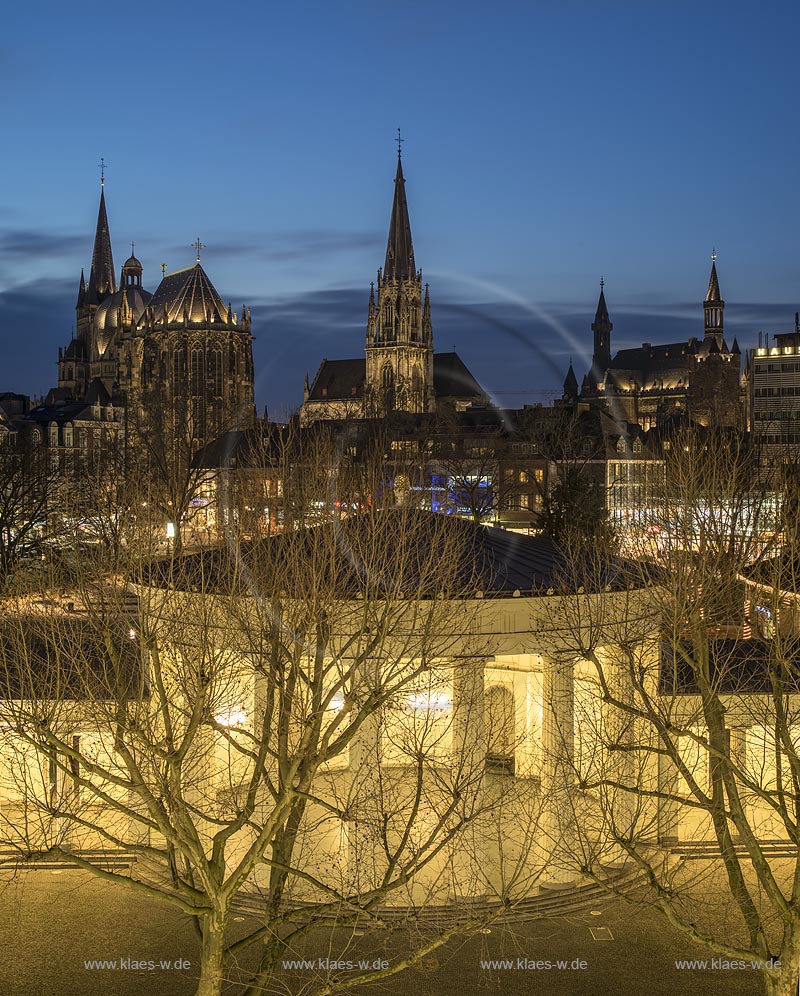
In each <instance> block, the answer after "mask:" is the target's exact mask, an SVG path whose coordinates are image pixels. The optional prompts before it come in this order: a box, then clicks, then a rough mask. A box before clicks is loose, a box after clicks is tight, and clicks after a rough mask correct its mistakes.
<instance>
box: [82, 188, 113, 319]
mask: <svg viewBox="0 0 800 996" xmlns="http://www.w3.org/2000/svg"><path fill="white" fill-rule="evenodd" d="M116 290H117V279H116V277H115V275H114V257H113V255H112V253H111V236H110V235H109V232H108V215H107V214H106V191H105V185H104V184H103V185H101V187H100V209H99V210H98V212H97V230H96V231H95V235H94V250H93V252H92V268H91V270H90V271H89V288H88V298H89V303H90V304H99V302H100V301H102V299H103V298H104V297H107V296H108V295H109V294H114V293H116Z"/></svg>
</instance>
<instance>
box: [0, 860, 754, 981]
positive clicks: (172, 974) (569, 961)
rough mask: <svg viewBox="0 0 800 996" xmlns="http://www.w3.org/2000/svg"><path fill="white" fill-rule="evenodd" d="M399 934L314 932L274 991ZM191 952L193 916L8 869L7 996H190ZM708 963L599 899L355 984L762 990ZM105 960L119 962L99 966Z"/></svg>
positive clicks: (79, 882) (2, 929)
mask: <svg viewBox="0 0 800 996" xmlns="http://www.w3.org/2000/svg"><path fill="white" fill-rule="evenodd" d="M253 923H254V921H248V920H247V919H245V918H240V919H238V920H236V921H235V922H234V924H233V928H232V929H233V930H235V931H237V932H241V933H244V932H246V930H247V929H248V927H250V926H252V925H253ZM421 929H422V930H424V929H425V928H424V927H423V928H421ZM406 942H407V935H406V934H405V932H404V930H396V931H382V932H380V933H378V934H370V933H367V934H365V935H364V936H359V937H353V936H352V935H351V934H345V932H344V931H341V930H340V931H339V932H337V933H336V934H334V935H332V936H331V935H326V936H324V937H323V936H321V935H318V936H315V937H312V938H309V939H308V940H307V941H306V942H305V944H304V947H303V949H302V950H298V951H294V952H291V955H290V956H291V958H292V959H293V960H298V961H299V960H305V961H306V962H307V963H312V964H313V969H309V967H308V966H306V967H298V966H296V967H292V968H289V967H287V968H286V969H284V970H282V971H281V973H280V978H279V979H278V980H276V986H275V988H274V992H276V993H278V992H281V993H293V992H297V993H299V992H301V991H305V992H308V993H312V992H313V986H308V983H309V982H311V981H312V980H313V978H314V976H315V975H316V976H317V977H319V978H321V977H322V976H323V975H324V970H325V968H326V967H327V966H329V965H330V963H331V961H354V962H357V961H358V960H369V961H370V962H371V963H372V962H373V961H376V960H384V961H386V962H388V963H389V964H392V963H393V959H394V958H396V957H398V956H399V954H400V952H401V951H402V950H403V947H404V945H405V943H406ZM290 956H288V955H287V958H288V957H290ZM197 958H198V943H197V937H196V934H195V932H194V929H193V927H192V924H191V923H190V921H189V919H188V918H187V917H185V916H183V915H182V914H180V913H178V912H176V911H175V910H173V909H172V908H170V907H168V906H167V905H166V904H165V903H163V902H161V901H158V900H152V899H149V898H147V897H145V896H140V895H136V894H133V893H131V892H130V891H129V890H127V889H125V888H123V887H120V886H115V885H113V884H110V883H105V882H100V881H98V880H97V879H93V878H92V877H90V876H88V875H87V874H85V873H83V872H79V871H70V870H64V871H60V872H57V873H55V874H54V873H53V872H52V871H41V870H40V871H32V872H28V873H25V874H21V875H17V876H12V875H11V874H9V873H4V875H3V880H2V891H0V994H2V996H112V994H113V996H184V994H186V996H190V994H191V993H192V992H193V991H194V987H195V982H196V965H197ZM678 959H681V960H684V959H685V960H692V959H707V960H708V967H707V968H706V969H699V968H697V967H694V968H685V969H682V970H678V969H677V968H676V966H675V962H676V960H678ZM711 959H712V953H711V952H708V951H705V950H703V949H701V948H699V947H696V946H692V945H689V944H688V943H687V942H685V941H684V940H683V938H681V937H680V936H678V935H677V934H676V933H675V932H674V931H672V930H671V929H669V928H668V927H667V926H666V925H665V924H664V923H663V921H662V920H661V919H660V918H658V917H657V916H656V915H655V914H654V913H652V912H651V911H649V910H646V909H644V908H640V907H633V906H631V905H630V904H628V903H624V902H622V901H618V900H611V901H608V900H605V899H603V900H602V901H600V902H598V903H596V904H594V906H593V908H591V909H583V910H580V911H579V912H575V913H572V914H570V915H567V916H559V917H555V918H552V919H542V920H535V921H532V922H528V923H522V924H505V925H502V926H495V927H493V928H492V929H491V932H490V933H483V934H480V935H478V936H476V937H472V938H466V939H457V940H454V941H451V942H450V943H449V944H448V945H447V946H446V947H445V948H444V949H441V950H439V951H437V952H436V953H435V954H434V955H431V956H429V957H428V958H426V959H425V960H424V961H423V962H422V963H421V964H420V965H419V966H418V967H416V968H414V969H410V970H408V971H405V972H403V973H401V974H400V975H398V976H396V977H394V978H390V979H386V980H383V981H381V982H377V983H373V984H371V985H369V986H366V987H358V988H357V989H356V990H350V991H351V992H352V991H355V992H362V993H368V994H370V996H374V994H377V993H381V994H386V996H395V994H396V996H400V994H402V996H428V994H431V996H433V994H436V996H439V994H442V996H449V994H453V996H466V994H468V993H478V994H480V993H486V994H491V993H509V994H517V993H519V994H523V993H525V994H529V993H546V994H548V996H562V994H563V996H567V994H569V996H579V994H587V996H590V994H600V993H609V994H631V996H636V994H642V996H667V994H673V993H675V994H680V996H695V994H696V996H739V994H741V996H744V994H748V996H758V994H760V993H762V992H763V986H762V983H761V979H760V976H759V974H758V973H757V972H755V971H753V970H752V969H750V968H747V969H742V968H731V967H730V966H726V964H725V963H724V962H722V961H719V960H718V963H717V964H715V965H713V967H712V962H711ZM91 962H94V963H95V967H92V966H91V964H90V963H91ZM100 962H116V966H115V967H110V966H109V965H106V967H98V963H100ZM162 963H163V964H162ZM167 963H169V964H167ZM490 963H494V964H490ZM247 967H248V962H245V963H244V965H243V968H245V969H246V968H247ZM343 974H344V976H345V977H347V976H349V975H350V973H349V972H347V971H345V972H344V973H343ZM307 986H308V988H306V987H307ZM228 988H229V992H230V994H231V996H235V994H236V993H237V992H238V991H239V987H237V986H236V985H235V984H234V983H233V982H232V983H231V985H230V986H229V987H228Z"/></svg>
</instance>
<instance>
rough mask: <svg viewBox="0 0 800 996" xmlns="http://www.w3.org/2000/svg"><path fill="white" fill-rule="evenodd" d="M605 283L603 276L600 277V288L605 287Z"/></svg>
mask: <svg viewBox="0 0 800 996" xmlns="http://www.w3.org/2000/svg"><path fill="white" fill-rule="evenodd" d="M605 285H606V282H605V280H603V278H602V277H600V290H602V289H603V288H604V287H605Z"/></svg>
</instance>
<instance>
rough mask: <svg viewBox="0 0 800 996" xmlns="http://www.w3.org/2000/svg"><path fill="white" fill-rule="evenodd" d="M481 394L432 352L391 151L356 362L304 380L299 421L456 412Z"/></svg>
mask: <svg viewBox="0 0 800 996" xmlns="http://www.w3.org/2000/svg"><path fill="white" fill-rule="evenodd" d="M486 400H487V396H486V392H485V391H484V390H483V388H481V386H480V384H478V382H477V381H476V380H475V378H474V377H473V376H472V374H471V373H470V372H469V370H468V369H467V367H466V366H465V365H464V363H463V361H462V360H461V358H460V357H459V356H458V354H457V353H455V352H453V353H434V351H433V327H432V324H431V302H430V294H429V291H428V285H427V284H425V285H424V293H423V283H422V270H418V269H417V268H416V262H415V260H414V246H413V243H412V239H411V223H410V221H409V217H408V203H407V201H406V192H405V177H404V175H403V164H402V159H401V156H400V149H399V147H398V153H397V172H396V174H395V180H394V200H393V202H392V213H391V218H390V222H389V238H388V242H387V245H386V258H385V261H384V265H383V270H380V269H379V270H378V278H377V293H376V287H375V284H374V283H373V284H372V286H371V288H370V295H369V307H368V313H367V331H366V349H365V357H364V358H363V359H345V360H328V359H325V360H323V361H322V363H321V364H320V367H319V369H318V370H317V373H316V376H315V377H314V379H313V381H311V382H309V379H308V377H306V383H305V388H304V392H303V407H302V409H301V420H302V422H303V423H304V424H308V423H309V422H313V421H315V420H317V419H357V418H370V417H381V416H383V415H386V414H388V413H390V412H395V411H396V412H409V413H416V414H419V413H432V412H435V411H437V410H440V409H443V408H444V409H448V410H451V411H463V410H464V409H466V408H467V407H468V406H469V405H470V404H473V403H476V402H477V403H479V404H481V403H482V404H485V403H486Z"/></svg>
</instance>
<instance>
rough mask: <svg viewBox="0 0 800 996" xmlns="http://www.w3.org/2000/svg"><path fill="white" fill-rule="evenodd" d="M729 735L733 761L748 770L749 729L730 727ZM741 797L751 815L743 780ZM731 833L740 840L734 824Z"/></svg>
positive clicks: (737, 765) (739, 767)
mask: <svg viewBox="0 0 800 996" xmlns="http://www.w3.org/2000/svg"><path fill="white" fill-rule="evenodd" d="M728 737H729V742H730V758H731V762H732V763H733V764H734V766H735V767H736V768H738V769H739V770H740V771H743V772H744V771H747V730H746V729H745V728H743V727H736V728H734V729H729V730H728ZM734 777H735V776H734ZM737 781H738V779H737ZM739 798H740V799H741V801H742V808H743V809H744V811H745V815H748V816H749V814H748V808H749V805H750V802H749V800H750V793H749V792H748V790H747V789H746V788H745V787H744V786H743V785H742V784H741V782H739ZM731 833H732V834H733V839H734V840H739V834H738V833H737V831H736V828H735V827H734V826H733V824H731Z"/></svg>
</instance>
